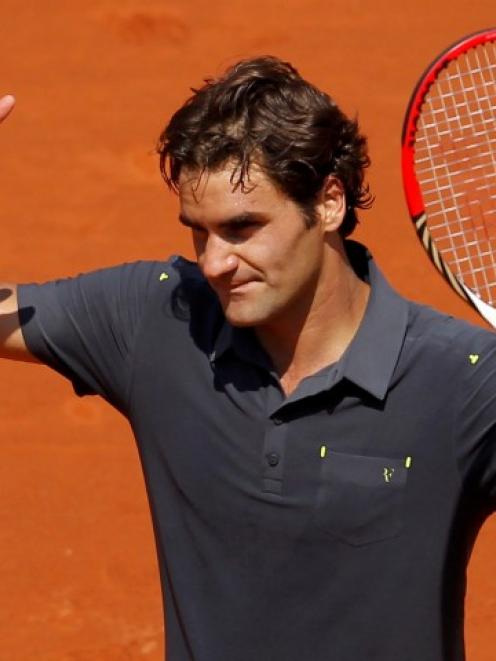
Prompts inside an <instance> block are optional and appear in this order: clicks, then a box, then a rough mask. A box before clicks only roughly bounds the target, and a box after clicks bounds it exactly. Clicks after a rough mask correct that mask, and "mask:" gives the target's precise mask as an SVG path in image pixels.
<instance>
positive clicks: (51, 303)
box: [18, 261, 167, 412]
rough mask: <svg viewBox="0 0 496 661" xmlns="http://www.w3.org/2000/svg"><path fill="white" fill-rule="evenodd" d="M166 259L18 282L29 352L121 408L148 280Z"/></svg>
mask: <svg viewBox="0 0 496 661" xmlns="http://www.w3.org/2000/svg"><path fill="white" fill-rule="evenodd" d="M166 266H167V262H162V263H159V262H144V261H143V262H135V263H130V264H123V265H120V266H115V267H110V268H106V269H101V270H98V271H94V272H90V273H86V274H82V275H79V276H77V277H72V278H65V279H61V280H54V281H51V282H46V283H44V284H24V285H19V287H18V303H19V317H20V323H21V328H22V332H23V336H24V340H25V342H26V345H27V347H28V349H29V351H30V352H31V353H32V354H33V355H34V356H35V357H36V358H38V360H40V361H41V362H42V363H44V364H46V365H48V366H49V367H52V368H53V369H55V370H56V371H57V372H59V373H60V374H62V375H63V376H65V377H66V378H68V379H70V380H71V381H72V384H73V387H74V390H75V392H76V393H77V394H78V395H88V394H98V395H101V396H102V397H104V398H105V399H106V400H107V401H109V402H110V403H111V404H112V405H113V406H115V407H116V408H117V409H119V410H121V411H122V412H125V409H126V406H127V397H128V388H129V380H130V374H131V369H132V360H133V352H134V345H135V342H136V337H137V334H138V332H139V327H140V322H141V319H142V317H143V315H144V313H145V309H146V305H147V301H148V300H149V298H150V296H151V291H152V283H154V282H155V280H157V278H158V277H159V275H158V274H159V273H160V270H161V269H164V268H165V267H166Z"/></svg>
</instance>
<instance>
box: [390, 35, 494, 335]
mask: <svg viewBox="0 0 496 661" xmlns="http://www.w3.org/2000/svg"><path fill="white" fill-rule="evenodd" d="M402 173H403V185H404V189H405V196H406V200H407V204H408V209H409V212H410V216H411V218H412V221H413V222H414V224H415V228H416V231H417V234H418V236H419V238H420V240H421V242H422V245H423V247H424V249H425V250H426V251H427V253H428V255H429V257H430V258H431V260H432V262H433V263H434V265H435V266H436V268H437V269H438V270H439V271H440V273H441V274H442V275H443V276H444V277H445V278H446V280H447V281H448V282H449V284H450V285H451V286H452V288H453V289H454V290H455V291H456V292H457V293H458V294H459V295H460V296H461V297H463V298H464V299H465V300H467V301H468V302H469V303H471V304H472V305H473V306H474V307H475V308H476V309H477V310H478V311H479V313H480V314H481V315H482V316H483V317H484V318H485V319H487V320H488V321H489V322H490V323H491V324H492V325H493V326H495V327H496V312H494V311H493V308H496V263H495V256H496V28H491V29H487V30H483V31H480V32H476V33H474V34H471V35H468V36H466V37H464V38H463V39H461V40H459V41H457V42H456V43H454V44H452V45H451V46H450V47H449V48H447V49H446V50H445V51H443V53H441V54H440V55H439V56H438V57H437V58H436V59H435V60H434V61H433V62H432V63H431V64H430V65H429V66H428V67H427V69H426V70H425V72H424V73H423V75H422V77H421V78H420V80H419V82H418V83H417V86H416V87H415V90H414V92H413V94H412V97H411V99H410V102H409V104H408V108H407V112H406V115H405V120H404V124H403V133H402Z"/></svg>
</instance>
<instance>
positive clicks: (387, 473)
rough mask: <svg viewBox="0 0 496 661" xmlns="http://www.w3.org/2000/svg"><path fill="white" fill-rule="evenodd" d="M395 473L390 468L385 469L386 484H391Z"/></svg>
mask: <svg viewBox="0 0 496 661" xmlns="http://www.w3.org/2000/svg"><path fill="white" fill-rule="evenodd" d="M393 473H394V468H388V467H387V466H385V467H384V471H383V473H382V475H383V477H384V482H386V483H389V482H391V480H392V478H393Z"/></svg>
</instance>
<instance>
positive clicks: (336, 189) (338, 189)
mask: <svg viewBox="0 0 496 661" xmlns="http://www.w3.org/2000/svg"><path fill="white" fill-rule="evenodd" d="M318 206H319V207H320V208H319V211H320V218H321V222H322V229H323V230H324V232H337V230H338V229H339V228H340V226H341V223H342V222H343V220H344V217H345V215H346V195H345V192H344V186H343V184H342V182H341V181H340V180H339V179H338V178H337V177H334V176H333V175H329V176H328V177H326V179H325V181H324V185H323V186H322V190H321V192H320V201H319V205H318Z"/></svg>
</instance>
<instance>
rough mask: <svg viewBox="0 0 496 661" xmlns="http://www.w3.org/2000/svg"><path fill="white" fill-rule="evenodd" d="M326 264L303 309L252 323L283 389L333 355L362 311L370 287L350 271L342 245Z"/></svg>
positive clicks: (342, 348) (345, 341)
mask: <svg viewBox="0 0 496 661" xmlns="http://www.w3.org/2000/svg"><path fill="white" fill-rule="evenodd" d="M329 270H330V271H332V273H329V272H328V273H326V272H324V273H323V274H322V278H321V280H320V281H319V283H318V285H317V287H316V289H315V295H314V298H313V301H312V304H311V306H310V309H309V310H305V311H301V310H300V311H298V310H294V311H293V313H292V314H288V315H285V316H284V319H282V320H279V321H277V322H275V323H273V324H271V325H267V326H266V327H260V328H257V329H256V334H257V336H258V339H259V341H260V342H261V344H262V346H263V347H264V349H265V350H266V352H267V353H268V354H269V356H270V357H271V359H272V363H273V365H274V367H275V369H276V371H277V373H278V375H279V379H280V383H281V387H282V389H283V391H284V392H285V394H286V395H289V394H290V393H291V392H292V391H293V390H295V388H296V387H297V386H298V384H299V383H300V381H301V380H302V379H304V378H305V377H307V376H310V375H312V374H315V373H316V372H318V371H319V370H321V369H323V368H324V367H326V366H327V365H330V364H332V363H334V362H336V361H337V360H339V358H340V357H341V356H342V355H343V353H344V351H345V350H346V348H347V347H348V345H349V344H350V342H351V340H352V339H353V337H354V335H355V333H356V331H357V330H358V327H359V325H360V322H361V321H362V318H363V315H364V313H365V308H366V306H367V301H368V297H369V292H370V288H369V286H368V285H367V284H366V283H365V282H363V281H362V280H360V278H359V277H358V276H357V275H356V273H355V272H354V271H353V269H352V267H351V265H350V263H349V261H348V259H347V257H346V254H345V253H344V250H343V252H342V253H341V254H340V255H339V256H338V259H336V260H334V261H333V267H332V268H331V269H328V271H329Z"/></svg>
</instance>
